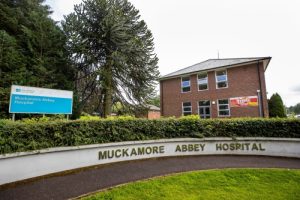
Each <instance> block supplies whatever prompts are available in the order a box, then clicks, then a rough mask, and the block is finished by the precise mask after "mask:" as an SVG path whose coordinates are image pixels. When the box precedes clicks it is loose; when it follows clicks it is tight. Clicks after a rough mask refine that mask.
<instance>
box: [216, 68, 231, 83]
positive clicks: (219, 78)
mask: <svg viewBox="0 0 300 200" xmlns="http://www.w3.org/2000/svg"><path fill="white" fill-rule="evenodd" d="M216 82H217V88H226V87H228V80H227V71H226V69H225V70H221V71H216Z"/></svg>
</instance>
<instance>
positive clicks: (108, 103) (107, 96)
mask: <svg viewBox="0 0 300 200" xmlns="http://www.w3.org/2000/svg"><path fill="white" fill-rule="evenodd" d="M112 65H113V63H112V61H108V62H107V66H106V68H105V71H104V76H105V79H104V80H105V81H104V86H105V88H104V106H103V107H104V117H105V118H106V117H108V116H110V115H111V107H112V93H113V87H112Z"/></svg>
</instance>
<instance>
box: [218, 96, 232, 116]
mask: <svg viewBox="0 0 300 200" xmlns="http://www.w3.org/2000/svg"><path fill="white" fill-rule="evenodd" d="M218 112H219V116H221V117H222V116H230V108H229V100H228V99H219V100H218Z"/></svg>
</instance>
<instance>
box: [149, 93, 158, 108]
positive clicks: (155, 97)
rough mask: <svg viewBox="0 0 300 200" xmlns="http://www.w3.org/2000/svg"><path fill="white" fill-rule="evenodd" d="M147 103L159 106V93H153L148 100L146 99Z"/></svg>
mask: <svg viewBox="0 0 300 200" xmlns="http://www.w3.org/2000/svg"><path fill="white" fill-rule="evenodd" d="M147 104H150V105H154V106H157V107H160V96H159V95H154V96H153V97H151V98H150V99H149V100H147Z"/></svg>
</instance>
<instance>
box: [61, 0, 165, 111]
mask: <svg viewBox="0 0 300 200" xmlns="http://www.w3.org/2000/svg"><path fill="white" fill-rule="evenodd" d="M62 26H63V30H64V32H65V34H66V36H67V49H68V51H69V55H70V59H71V61H72V63H73V64H74V66H76V68H77V70H78V71H77V75H76V78H77V80H78V81H77V82H76V90H77V94H78V97H79V101H80V103H81V106H80V107H79V109H83V107H84V105H85V104H86V102H87V101H88V99H89V98H90V97H91V96H92V95H93V94H94V93H95V91H97V93H98V95H99V96H98V101H99V105H100V106H99V112H100V113H101V115H102V116H104V117H106V116H108V115H110V114H111V109H112V104H113V103H114V102H122V104H123V105H126V104H127V105H140V104H144V103H145V102H146V101H147V100H148V99H149V98H150V97H151V96H152V95H153V92H154V86H155V83H156V82H155V80H156V79H157V78H158V76H159V72H158V67H157V61H158V59H157V57H156V55H155V54H154V53H153V51H154V43H153V37H152V34H151V32H150V30H148V28H147V26H146V23H145V22H144V21H143V20H140V15H139V11H138V10H137V9H135V8H134V6H133V5H132V4H131V3H129V2H128V1H127V0H84V1H83V3H82V4H79V5H76V6H75V7H74V12H73V13H71V14H70V15H68V16H67V17H66V18H65V21H64V22H63V23H62Z"/></svg>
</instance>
